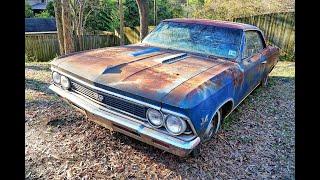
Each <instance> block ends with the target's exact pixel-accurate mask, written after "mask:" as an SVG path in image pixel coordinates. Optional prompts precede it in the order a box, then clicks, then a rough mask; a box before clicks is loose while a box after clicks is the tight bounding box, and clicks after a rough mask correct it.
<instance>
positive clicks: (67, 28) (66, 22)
mask: <svg viewBox="0 0 320 180" xmlns="http://www.w3.org/2000/svg"><path fill="white" fill-rule="evenodd" d="M61 3H62V24H63V37H64V40H63V42H64V50H65V51H64V52H65V54H68V53H72V52H74V51H75V47H74V38H73V30H72V21H71V14H70V11H71V9H70V7H69V2H68V0H61Z"/></svg>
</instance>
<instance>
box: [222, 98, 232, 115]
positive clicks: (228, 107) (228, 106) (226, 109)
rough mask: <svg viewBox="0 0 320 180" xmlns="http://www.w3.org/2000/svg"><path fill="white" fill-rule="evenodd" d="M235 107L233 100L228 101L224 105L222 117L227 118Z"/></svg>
mask: <svg viewBox="0 0 320 180" xmlns="http://www.w3.org/2000/svg"><path fill="white" fill-rule="evenodd" d="M232 108H233V102H232V101H228V102H226V103H225V104H224V105H223V106H222V107H221V110H222V118H225V117H226V116H227V115H228V114H229V113H230V112H231V110H232Z"/></svg>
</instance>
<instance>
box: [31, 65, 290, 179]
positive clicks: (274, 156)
mask: <svg viewBox="0 0 320 180" xmlns="http://www.w3.org/2000/svg"><path fill="white" fill-rule="evenodd" d="M25 66H26V68H25V75H26V80H25V96H26V99H25V168H26V169H25V174H26V179H119V178H121V179H244V178H245V179H279V178H281V179H295V178H294V175H295V80H294V78H295V64H294V63H293V62H279V63H278V64H277V66H276V68H275V69H274V70H273V71H272V73H271V77H270V79H269V86H268V87H267V88H258V89H256V90H255V91H254V92H253V93H252V94H251V95H250V96H248V97H247V99H246V100H244V101H243V103H242V104H241V105H239V106H238V108H237V109H236V110H235V111H234V112H233V113H232V114H231V116H230V117H228V119H227V120H226V121H225V124H224V125H223V129H222V130H221V131H220V132H219V133H218V135H217V136H215V137H214V138H213V139H212V140H211V141H209V142H207V143H206V144H204V145H203V146H202V149H201V150H202V154H201V156H200V157H198V158H192V157H188V158H179V157H177V156H174V155H172V154H170V153H167V152H164V151H161V150H159V149H156V148H154V147H152V146H149V145H147V144H144V143H142V142H139V141H137V140H134V139H132V138H130V137H127V136H125V135H122V134H119V133H112V134H111V133H110V131H109V130H107V129H105V128H103V127H100V126H99V125H96V124H94V123H92V122H89V121H87V120H86V118H85V116H84V115H82V114H81V113H80V112H78V111H77V110H76V109H74V108H72V107H70V106H69V105H68V104H67V103H65V102H64V101H62V100H61V99H60V98H58V97H57V96H56V95H54V94H53V93H52V92H51V91H50V90H49V89H48V88H47V87H48V85H49V83H50V76H51V75H50V70H49V65H48V64H47V63H26V64H25Z"/></svg>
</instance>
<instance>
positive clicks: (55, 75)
mask: <svg viewBox="0 0 320 180" xmlns="http://www.w3.org/2000/svg"><path fill="white" fill-rule="evenodd" d="M60 78H61V75H60V74H59V73H57V72H53V73H52V80H53V82H55V83H57V84H60Z"/></svg>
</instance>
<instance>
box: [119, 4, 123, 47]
mask: <svg viewBox="0 0 320 180" xmlns="http://www.w3.org/2000/svg"><path fill="white" fill-rule="evenodd" d="M119 16H120V45H121V46H122V45H124V32H123V26H124V20H123V19H124V17H123V16H124V15H123V4H122V0H119Z"/></svg>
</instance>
